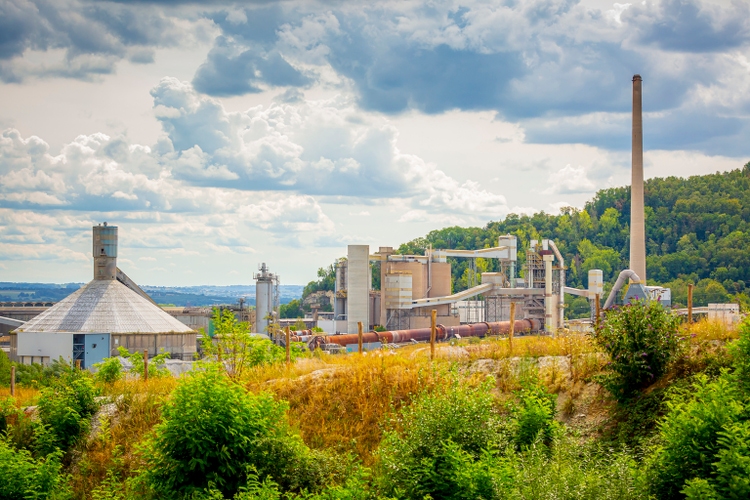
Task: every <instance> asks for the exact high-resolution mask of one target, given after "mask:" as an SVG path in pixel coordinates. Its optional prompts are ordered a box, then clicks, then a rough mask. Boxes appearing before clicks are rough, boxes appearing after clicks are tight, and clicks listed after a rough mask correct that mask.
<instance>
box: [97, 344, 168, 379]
mask: <svg viewBox="0 0 750 500" xmlns="http://www.w3.org/2000/svg"><path fill="white" fill-rule="evenodd" d="M117 351H118V352H119V353H120V356H121V357H123V358H125V359H127V360H128V361H130V363H131V364H132V365H133V368H131V369H130V373H132V374H134V375H138V376H139V377H143V375H144V374H145V372H146V364H145V363H144V362H143V353H142V352H141V351H135V352H134V353H131V352H130V351H128V350H127V349H125V348H124V347H122V346H120V347H118V348H117ZM111 359H116V358H108V361H109V360H111ZM167 359H169V353H168V352H161V353H159V354H157V355H156V356H154V357H152V358H149V360H148V376H149V377H150V378H159V377H169V375H170V373H169V370H168V369H167V368H166V367H165V366H162V365H164V362H165V361H166V360H167ZM112 363H114V362H112ZM118 363H119V361H118ZM113 369H114V368H113Z"/></svg>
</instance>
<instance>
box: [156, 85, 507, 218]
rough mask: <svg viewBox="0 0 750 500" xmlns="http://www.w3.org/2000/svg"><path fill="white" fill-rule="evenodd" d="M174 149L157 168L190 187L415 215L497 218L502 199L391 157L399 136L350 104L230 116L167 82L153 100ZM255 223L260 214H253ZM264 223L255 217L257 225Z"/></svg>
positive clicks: (396, 154)
mask: <svg viewBox="0 0 750 500" xmlns="http://www.w3.org/2000/svg"><path fill="white" fill-rule="evenodd" d="M152 95H153V96H154V104H155V106H156V108H155V109H156V112H157V117H158V118H159V120H160V121H161V122H162V124H163V127H164V130H165V131H166V132H167V134H168V136H169V140H170V141H171V143H172V146H173V147H172V150H171V151H170V152H168V153H166V154H165V155H164V156H163V158H162V161H164V162H166V163H167V164H169V165H172V166H173V168H172V170H171V175H172V176H173V177H174V178H176V179H180V180H184V181H185V182H188V183H190V184H193V185H200V186H213V187H232V188H235V189H243V190H253V191H257V190H274V191H296V192H300V193H304V194H306V195H324V196H344V197H351V198H355V197H357V198H369V199H383V198H394V197H400V198H405V199H410V200H412V203H413V204H414V205H415V207H418V208H419V209H420V210H429V211H432V212H433V213H444V212H448V211H450V212H454V213H460V214H465V215H472V216H485V217H501V216H504V215H505V214H507V213H508V207H507V205H506V200H505V198H504V197H503V196H501V195H497V194H493V193H491V192H490V191H487V190H486V189H483V188H482V187H481V186H480V185H479V184H477V183H476V182H472V181H467V182H464V183H459V182H457V181H456V180H455V179H453V178H451V177H450V176H448V175H446V174H445V173H444V172H443V171H441V170H439V169H438V168H437V167H436V166H435V165H431V164H428V163H426V162H425V161H424V160H423V159H421V158H419V157H418V156H415V155H409V154H406V153H404V152H402V151H400V149H399V148H398V145H397V139H398V132H397V130H396V129H395V128H394V127H393V126H392V125H390V124H389V123H388V121H387V120H385V119H379V118H375V119H374V118H372V117H370V116H368V115H365V114H363V113H362V112H360V111H359V110H358V109H357V107H356V105H355V102H354V101H353V100H352V99H351V98H344V97H336V98H333V99H328V100H318V101H299V102H296V103H294V104H289V103H279V102H274V103H272V104H271V105H269V106H267V107H263V106H258V107H255V108H251V109H249V110H247V111H245V112H227V111H226V110H224V108H223V106H222V105H221V103H220V102H218V101H216V100H214V99H212V98H209V97H205V96H201V95H199V94H197V93H196V92H195V91H194V90H193V89H192V87H191V86H190V85H189V84H187V83H185V82H180V81H179V80H176V79H174V78H165V79H163V80H162V81H161V82H160V84H159V85H158V86H157V87H156V88H154V90H153V91H152ZM259 215H262V213H261V214H259ZM260 218H261V219H262V217H260Z"/></svg>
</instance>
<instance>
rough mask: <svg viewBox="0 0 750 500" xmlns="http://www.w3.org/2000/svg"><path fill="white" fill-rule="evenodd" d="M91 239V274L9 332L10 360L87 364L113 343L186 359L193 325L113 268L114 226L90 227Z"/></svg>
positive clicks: (192, 348)
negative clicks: (63, 361)
mask: <svg viewBox="0 0 750 500" xmlns="http://www.w3.org/2000/svg"><path fill="white" fill-rule="evenodd" d="M93 239H94V244H93V256H94V279H93V280H92V281H90V282H89V283H88V284H86V285H85V286H83V287H82V288H80V289H79V290H77V291H76V292H74V293H72V294H71V295H69V296H68V297H66V298H65V299H63V300H62V301H60V302H58V303H57V304H55V305H54V306H52V307H51V308H49V309H47V310H46V311H44V312H42V313H41V314H39V315H38V316H36V317H34V318H33V319H31V320H29V321H27V322H25V323H24V324H23V325H21V326H20V327H18V328H17V329H16V330H14V331H12V332H11V334H10V358H11V360H13V361H19V362H22V363H42V364H48V363H49V362H51V361H52V360H56V359H58V358H60V357H62V358H63V359H64V360H68V361H80V362H81V366H82V367H84V368H89V367H91V366H92V365H93V364H94V363H98V362H100V361H102V360H103V359H104V358H106V357H110V356H116V355H117V354H118V348H119V347H124V348H125V349H127V350H128V351H130V352H135V351H143V350H148V352H149V355H155V354H158V353H160V352H162V351H164V352H168V353H169V354H170V356H171V357H172V358H176V359H183V360H189V359H192V358H193V355H194V354H195V352H196V332H195V330H193V329H191V328H190V327H188V326H186V325H185V324H183V323H181V322H180V321H178V320H177V319H175V318H173V317H172V316H170V315H169V314H167V313H166V312H164V311H163V310H162V309H161V308H160V307H159V306H157V305H156V304H155V303H154V302H153V301H152V300H151V298H150V297H149V296H148V295H147V294H146V293H145V292H143V291H142V290H141V289H140V287H138V285H136V284H135V283H134V282H133V281H132V280H131V279H130V278H128V276H127V275H125V273H123V272H122V271H121V270H120V269H118V268H117V227H116V226H108V225H107V224H106V223H104V224H103V225H99V226H94V228H93Z"/></svg>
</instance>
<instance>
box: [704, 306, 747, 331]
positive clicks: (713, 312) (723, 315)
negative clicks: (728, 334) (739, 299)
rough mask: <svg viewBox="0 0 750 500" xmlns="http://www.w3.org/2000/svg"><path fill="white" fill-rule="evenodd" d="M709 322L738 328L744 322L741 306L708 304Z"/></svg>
mask: <svg viewBox="0 0 750 500" xmlns="http://www.w3.org/2000/svg"><path fill="white" fill-rule="evenodd" d="M708 320H709V321H717V322H721V323H724V325H726V326H728V327H733V326H737V325H738V324H739V322H740V321H741V320H742V317H741V316H740V305H739V304H708Z"/></svg>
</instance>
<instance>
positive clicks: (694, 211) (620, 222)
mask: <svg viewBox="0 0 750 500" xmlns="http://www.w3.org/2000/svg"><path fill="white" fill-rule="evenodd" d="M645 204H646V210H645V213H646V238H647V242H646V246H647V250H646V253H647V255H648V258H647V268H648V282H649V284H657V285H662V286H666V287H669V288H671V289H672V301H673V303H674V304H675V305H676V306H684V305H685V304H686V303H687V285H688V283H693V284H694V285H695V289H694V292H693V304H694V305H695V306H705V305H706V304H708V303H709V302H711V303H714V302H718V303H721V302H728V301H733V302H739V303H740V304H741V306H742V307H743V309H748V308H750V293H749V292H750V290H746V288H748V289H750V253H748V252H747V251H745V250H746V249H747V248H749V247H750V163H748V164H746V165H745V166H744V167H743V168H742V169H738V170H733V171H731V172H724V173H720V172H719V173H716V174H709V175H701V176H694V177H690V178H687V179H684V178H679V177H668V178H666V179H649V180H648V181H646V183H645ZM504 234H513V235H515V236H516V237H517V238H518V249H519V252H518V261H519V265H518V272H519V273H520V275H521V276H523V264H524V263H525V261H526V254H525V250H526V249H527V248H528V246H529V241H530V240H532V239H536V240H541V239H544V238H549V239H553V240H554V241H555V243H556V244H557V246H558V248H559V249H560V252H561V253H562V255H563V258H564V259H565V265H566V267H567V269H568V271H567V274H566V280H567V284H568V286H572V287H576V288H585V287H586V286H587V285H588V271H589V270H590V269H601V270H602V271H603V272H604V280H605V283H608V286H611V285H612V284H613V283H614V280H615V279H616V278H617V274H618V273H619V272H620V271H621V270H623V269H626V268H627V267H628V262H629V257H628V255H629V252H630V187H627V186H626V187H618V188H610V189H603V190H601V191H599V192H598V193H597V194H596V196H595V197H594V198H593V199H592V200H591V201H589V202H588V203H586V205H585V207H584V208H583V209H582V210H579V209H576V208H572V207H568V208H563V209H562V210H561V213H560V214H559V215H552V214H546V213H544V212H539V213H537V214H534V215H531V216H529V215H517V214H510V215H508V216H507V217H506V218H505V219H504V220H502V221H499V222H489V223H488V224H487V225H486V226H484V227H483V228H479V227H458V226H454V227H447V228H443V229H438V230H434V231H431V232H429V233H428V234H427V235H426V236H424V237H419V238H416V239H413V240H411V241H409V242H407V243H404V244H402V245H401V246H399V248H398V250H397V252H398V253H400V254H415V255H424V253H425V250H426V249H427V248H428V247H430V245H431V246H432V248H446V249H459V250H475V249H480V248H489V247H493V246H497V241H498V237H499V236H501V235H504ZM449 261H450V262H451V270H452V271H451V272H452V277H451V278H452V286H453V290H454V291H461V290H465V289H466V288H469V287H470V286H473V285H474V284H477V283H479V280H480V278H479V274H481V273H482V272H492V271H497V269H496V265H497V263H496V262H494V261H493V260H491V259H490V260H487V259H477V262H476V265H475V268H473V269H472V268H471V266H470V263H469V261H468V260H467V259H454V258H449ZM334 280H335V266H334V265H333V264H332V265H329V266H328V267H327V268H320V269H318V279H317V280H314V281H311V282H310V283H308V284H307V285H306V286H305V288H304V291H303V300H304V298H305V297H307V296H308V295H310V294H311V293H313V292H316V291H319V290H333V289H334ZM379 282H380V273H379V270H375V271H374V272H373V288H375V289H379ZM588 311H589V307H588V304H587V303H586V299H584V298H573V297H571V298H570V300H569V303H568V310H567V311H566V314H568V315H569V316H571V315H573V316H574V315H577V314H584V315H585V314H587V313H588ZM295 312H296V309H295ZM289 317H293V316H289Z"/></svg>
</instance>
